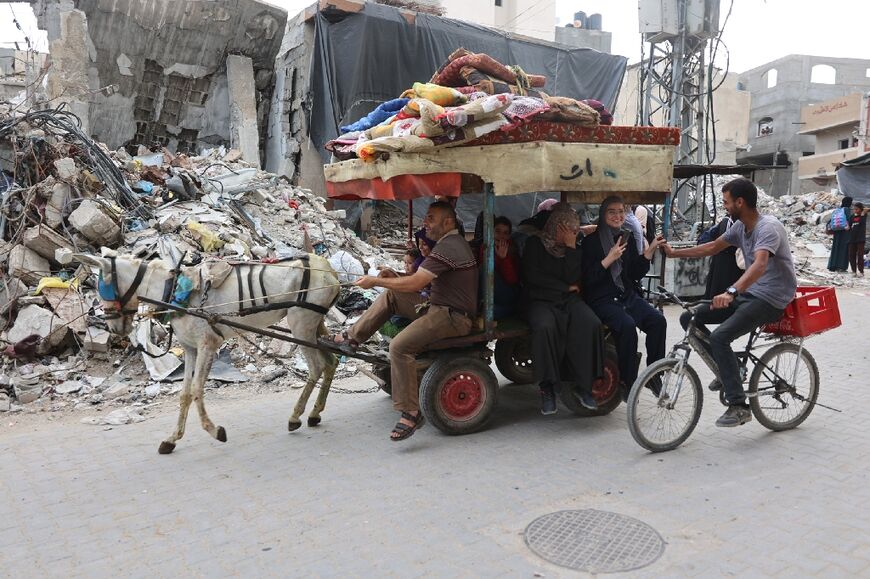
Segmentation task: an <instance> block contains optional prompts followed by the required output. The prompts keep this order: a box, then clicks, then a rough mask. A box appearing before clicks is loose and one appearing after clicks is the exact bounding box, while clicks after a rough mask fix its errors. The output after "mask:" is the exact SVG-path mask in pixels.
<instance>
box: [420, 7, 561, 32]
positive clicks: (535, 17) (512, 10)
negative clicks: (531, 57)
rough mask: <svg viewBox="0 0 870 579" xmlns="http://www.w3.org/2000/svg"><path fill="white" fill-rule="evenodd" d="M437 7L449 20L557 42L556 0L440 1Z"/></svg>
mask: <svg viewBox="0 0 870 579" xmlns="http://www.w3.org/2000/svg"><path fill="white" fill-rule="evenodd" d="M430 3H432V4H436V2H430ZM437 4H440V5H441V7H442V8H444V9H445V11H446V12H445V14H444V16H446V17H447V18H455V19H457V20H466V21H468V22H474V23H476V24H482V25H484V26H491V27H493V28H498V29H499V30H503V31H505V32H512V33H514V34H523V35H525V36H531V37H533V38H540V39H542V40H549V41H553V40H555V39H556V0H440V2H437Z"/></svg>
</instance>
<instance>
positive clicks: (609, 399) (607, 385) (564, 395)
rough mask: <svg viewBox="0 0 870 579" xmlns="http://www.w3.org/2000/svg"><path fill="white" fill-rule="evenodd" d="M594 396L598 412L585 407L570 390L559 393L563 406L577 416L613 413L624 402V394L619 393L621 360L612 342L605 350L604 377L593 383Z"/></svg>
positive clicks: (563, 389)
mask: <svg viewBox="0 0 870 579" xmlns="http://www.w3.org/2000/svg"><path fill="white" fill-rule="evenodd" d="M592 396H594V397H595V401H596V402H598V410H589V409H588V408H585V407H583V406H582V405H581V404H580V402H578V401H577V399H576V398H574V395H573V394H572V393H571V390H570V389H568V388H562V390H561V391H560V392H559V398H560V399H561V400H562V404H564V405H565V407H566V408H567V409H568V410H570V411H571V412H573V413H574V414H576V415H577V416H604V415H606V414H610V413H611V412H613V411H614V410H615V409H616V407H617V406H619V403H620V402H622V393H621V392H620V391H619V358H618V357H617V356H616V347H614V346H613V345H612V344H611V343H610V342H608V343H607V345H606V347H605V350H604V376H603V377H602V378H599V379H598V380H596V381H595V382H593V383H592Z"/></svg>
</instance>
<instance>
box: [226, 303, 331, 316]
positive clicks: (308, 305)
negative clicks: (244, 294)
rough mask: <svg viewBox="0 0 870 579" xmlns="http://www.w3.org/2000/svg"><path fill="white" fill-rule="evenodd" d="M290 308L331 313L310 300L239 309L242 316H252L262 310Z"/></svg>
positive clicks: (322, 313) (321, 313) (323, 313)
mask: <svg viewBox="0 0 870 579" xmlns="http://www.w3.org/2000/svg"><path fill="white" fill-rule="evenodd" d="M290 308H302V309H304V310H311V311H312V312H317V313H318V314H320V315H323V316H325V315H326V314H327V313H329V309H328V308H324V307H323V306H321V305H318V304H312V303H310V302H298V301H297V302H275V303H271V304H263V305H260V306H253V307H247V308H241V309H239V315H240V316H250V315H251V314H259V313H260V312H270V311H273V310H289V309H290Z"/></svg>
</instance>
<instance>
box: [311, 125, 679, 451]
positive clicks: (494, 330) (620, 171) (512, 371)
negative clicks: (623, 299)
mask: <svg viewBox="0 0 870 579" xmlns="http://www.w3.org/2000/svg"><path fill="white" fill-rule="evenodd" d="M644 129H646V130H647V132H648V133H650V134H652V135H653V137H661V138H658V139H656V138H647V140H645V141H641V142H643V143H648V142H651V141H656V142H665V143H668V144H637V141H638V140H637V139H635V140H634V141H633V142H631V143H620V142H603V143H602V142H595V143H591V142H551V141H533V142H525V143H509V144H495V145H486V146H476V147H457V148H448V149H440V150H439V149H436V150H434V151H431V152H426V153H392V154H390V155H389V157H388V158H386V159H381V160H377V161H374V162H369V161H363V160H359V159H353V160H349V161H342V162H337V163H332V164H329V165H326V166H325V168H324V170H325V175H326V181H327V191H328V194H329V196H330V198H333V199H342V200H384V201H387V200H389V201H395V200H403V201H408V202H409V205H410V204H411V202H412V201H413V199H416V198H423V197H434V196H435V195H439V196H447V197H458V196H459V195H461V194H467V193H480V192H482V193H483V226H484V227H483V230H484V236H483V247H484V250H483V252H484V253H483V255H484V260H483V264H482V267H483V277H482V279H483V280H484V281H483V283H482V287H483V304H484V307H483V324H482V328H480V329H478V330H476V331H472V333H471V334H470V335H467V336H463V337H457V338H450V339H446V340H441V341H439V342H436V343H434V344H432V345H431V346H430V347H429V350H428V351H426V352H424V353H423V354H421V355H420V356H418V358H417V367H418V376H419V379H420V382H419V384H420V407H421V410H422V412H423V414H424V415H425V417H426V419H427V420H429V421H430V422H431V423H432V424H434V425H435V426H436V427H437V428H438V429H439V430H441V431H442V432H445V433H447V434H468V433H472V432H475V431H478V430H480V429H482V428H483V427H484V426H485V425H486V423H487V421H488V420H489V419H490V417H491V416H492V414H493V412H494V410H495V408H496V402H497V398H498V380H497V378H496V375H495V373H494V372H493V371H492V369H491V367H490V364H491V362H492V360H493V358H494V360H495V365H496V367H497V368H498V370H499V371H500V372H501V373H502V374H503V375H504V376H505V377H506V378H507V379H508V380H510V381H511V382H515V383H520V384H527V383H531V382H532V381H533V379H532V373H533V372H532V369H533V364H534V360H532V357H531V353H530V352H531V349H530V344H529V339H530V336H529V329H528V326H527V325H526V323H525V322H524V321H522V320H519V319H509V320H500V321H499V322H498V324H496V323H495V322H494V319H493V307H494V281H493V280H494V269H495V257H494V255H495V250H494V226H493V218H494V215H495V205H496V198H497V197H499V196H506V195H518V194H523V193H530V192H547V191H560V192H561V195H562V200H563V201H568V202H577V203H589V204H595V203H600V202H601V201H602V200H603V199H604V198H605V197H606V196H607V195H610V194H613V193H620V194H621V195H622V196H623V197H624V198H625V199H626V202H628V203H650V204H660V203H663V202H664V201H665V199H666V197H667V196H668V194H669V193H670V190H671V179H672V174H673V153H674V146H673V144H672V143H673V142H674V140H677V141H678V140H679V136H678V133H677V134H676V136H675V135H674V133H673V131H674V130H673V129H653V128H650V127H644ZM658 133H661V134H658ZM647 137H649V135H647ZM412 216H413V214H412V212H411V211H409V234H410V230H411V221H410V220H411V219H412ZM493 342H494V343H495V347H494V349H490V347H489V345H490V344H491V343H493ZM606 343H607V349H606V355H605V373H604V376H603V377H602V378H600V379H599V380H597V381H596V382H595V384H594V385H593V396H594V397H595V398H596V401H597V403H598V410H595V411H590V410H587V409H585V408H583V407H582V406H581V405H580V404H579V403H578V402H577V401H576V399H575V398H574V396H572V395H571V394H570V392H566V391H563V392H562V393H561V399H562V402H563V403H564V404H565V406H566V407H568V408H569V409H570V410H572V411H573V412H575V413H576V414H578V415H581V416H597V415H604V414H607V413H609V412H611V411H612V410H613V409H614V408H616V407H617V406H618V405H619V403H620V401H621V396H620V391H619V371H618V365H617V359H616V349H615V347H614V344H613V341H612V339H610V337H609V336H608V337H607V339H606ZM359 357H362V356H359ZM366 357H367V358H368V361H370V362H372V363H373V365H374V368H375V371H374V374H375V376H376V377H377V378H378V380H379V385H380V387H381V388H382V389H383V390H384V391H386V392H390V382H389V380H390V367H389V361H388V359H387V358H386V356H385V355H384V354H376V355H372V354H369V355H367V356H366Z"/></svg>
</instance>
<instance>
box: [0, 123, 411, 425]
mask: <svg viewBox="0 0 870 579" xmlns="http://www.w3.org/2000/svg"><path fill="white" fill-rule="evenodd" d="M0 169H2V172H0V175H2V178H0V274H2V275H0V350H2V353H0V364H2V366H0V412H2V411H9V410H13V411H15V410H19V411H20V410H21V409H22V405H24V404H31V403H33V402H34V401H37V400H41V401H44V402H45V403H46V404H47V405H48V407H49V408H50V409H58V408H60V407H75V406H82V405H87V406H90V405H99V404H102V403H134V404H140V405H141V404H145V403H147V401H148V400H151V399H153V398H154V397H156V396H157V395H159V394H161V393H171V392H173V391H174V389H175V388H177V386H176V387H168V386H167V385H166V384H167V383H171V382H172V381H173V380H178V379H180V377H181V368H179V367H180V366H182V365H183V363H182V361H181V359H180V351H177V350H176V351H173V350H170V353H169V354H167V356H166V357H165V358H166V359H167V360H168V362H167V361H166V360H164V361H163V362H159V363H155V362H153V361H151V359H150V358H143V357H141V356H140V355H139V354H138V353H137V352H135V351H133V350H132V349H127V350H124V347H126V346H129V342H128V341H127V340H126V339H125V340H118V339H117V338H114V337H112V336H111V335H110V334H109V332H108V331H107V328H106V326H105V323H104V322H103V320H102V313H103V312H102V310H101V307H100V301H99V299H98V298H97V292H96V289H95V283H94V282H95V280H94V278H93V276H92V275H91V272H90V270H89V269H88V268H86V267H84V266H81V265H79V263H78V262H76V261H74V259H73V254H74V253H76V252H83V253H93V254H98V253H100V250H101V248H103V247H107V248H111V249H114V250H117V251H118V252H119V253H121V254H129V255H133V256H135V257H138V258H142V259H152V258H162V259H165V260H168V261H170V262H171V263H178V262H179V260H181V259H182V258H183V259H184V263H185V264H196V263H198V262H200V261H202V260H203V259H206V258H216V257H217V258H223V259H228V260H233V261H248V260H260V259H270V258H277V259H281V258H284V257H291V256H294V255H297V254H299V253H300V252H302V251H313V252H316V253H318V254H320V255H325V256H327V257H328V258H329V259H330V262H331V263H332V264H333V267H336V269H337V270H338V271H339V273H340V275H341V277H342V281H353V279H355V277H354V276H356V275H361V274H363V273H365V272H370V271H372V270H376V269H377V268H378V267H379V266H384V265H385V266H389V267H393V268H396V267H398V264H397V263H396V261H395V260H394V259H393V258H392V257H391V256H390V254H388V253H387V252H385V251H384V250H382V249H380V248H379V247H375V246H373V245H369V244H367V243H365V242H363V241H361V240H360V239H359V238H357V237H356V235H355V234H354V233H353V232H352V231H350V230H348V229H345V228H344V227H343V226H342V220H343V219H344V217H345V212H344V211H330V210H327V208H326V202H325V200H324V199H322V198H319V197H317V196H316V195H314V194H312V193H311V192H310V191H307V190H304V189H300V188H298V187H295V186H293V185H292V184H291V183H290V182H289V181H288V180H287V179H286V178H284V177H281V176H278V175H274V174H271V173H267V172H264V171H261V170H260V169H258V168H257V167H254V166H251V165H249V164H248V163H246V162H245V161H244V160H243V159H242V158H241V154H240V153H239V152H238V151H236V150H229V151H228V150H226V149H224V148H223V147H220V148H216V149H212V150H208V151H204V152H202V154H201V155H199V156H187V155H184V154H173V153H171V152H169V151H168V150H166V149H163V148H159V149H158V148H148V147H145V146H139V147H138V148H137V149H136V150H135V151H128V150H125V149H123V148H122V149H118V150H117V151H110V150H108V149H106V148H105V147H104V146H103V145H101V144H99V143H96V142H94V141H92V140H91V139H90V138H88V137H87V136H85V135H84V134H83V133H82V132H81V131H80V130H79V129H78V127H77V125H76V119H75V117H74V116H73V115H71V114H70V113H67V112H65V111H62V110H55V111H38V112H37V113H29V114H26V115H17V116H12V115H7V116H2V115H0ZM345 293H346V294H347V295H344V296H343V299H342V300H341V301H345V302H347V301H349V302H353V303H356V304H357V311H358V310H359V309H365V307H367V304H370V303H371V300H372V299H373V298H374V295H373V294H372V292H362V291H359V290H345ZM341 301H340V303H341ZM348 312H349V313H351V314H353V312H354V310H353V309H351V310H348ZM345 319H346V314H345V313H343V312H342V311H341V310H340V309H336V308H334V309H333V310H332V312H330V315H329V316H328V322H332V323H338V322H344V321H345ZM147 322H148V324H147V326H146V324H145V323H144V322H143V323H140V324H139V327H137V328H136V329H135V330H134V332H133V334H134V336H135V339H136V341H139V342H140V343H141V342H143V341H144V342H145V344H143V345H144V346H145V347H146V348H147V347H148V346H149V345H151V346H153V345H154V344H156V343H159V342H160V341H161V340H162V339H163V337H164V334H165V330H164V328H163V327H161V326H160V325H159V324H157V323H151V320H147ZM255 338H257V337H256V336H255V337H253V338H248V339H247V340H245V341H240V342H238V343H233V344H231V345H229V346H228V347H225V350H226V352H225V359H224V360H223V362H224V364H221V359H220V358H219V359H218V360H217V361H216V364H215V367H216V368H215V369H213V371H212V374H211V375H210V378H212V379H215V380H219V381H220V380H222V381H225V382H242V381H245V380H247V376H246V374H248V375H253V376H254V377H256V378H258V379H264V378H267V380H265V382H271V381H272V380H276V379H278V378H282V377H287V379H298V378H299V377H304V376H305V374H306V370H307V369H306V368H305V367H304V359H302V357H301V355H295V357H294V348H293V347H292V346H291V345H289V344H286V343H283V342H282V343H277V344H276V343H272V341H270V340H263V339H255ZM160 350H161V351H162V348H160ZM263 355H271V356H272V358H273V363H271V364H269V365H268V366H266V367H265V368H264V367H263V366H264V364H263V358H262V357H263ZM285 361H286V362H287V363H288V368H289V370H288V368H284V367H283V363H284V362H285ZM255 362H256V364H255ZM236 367H241V368H243V370H244V372H245V373H246V374H243V373H241V372H239V371H238V370H237V369H236ZM167 368H169V370H168V371H167ZM343 368H344V370H341V369H340V372H339V374H341V373H342V371H343V372H344V373H355V372H356V368H355V366H351V365H348V366H344V367H343ZM149 375H150V378H151V380H145V379H143V378H144V377H147V376H149ZM122 376H136V377H140V378H134V379H132V380H126V381H125V379H124V378H123V377H122ZM135 414H136V412H132V414H131V412H127V413H126V414H124V416H125V417H126V418H124V417H120V418H119V417H116V418H115V419H113V420H116V421H117V420H122V419H125V420H126V419H129V420H128V421H135V420H136V419H135V416H134V417H133V418H131V416H133V415H135ZM119 416H120V414H119ZM106 418H107V419H108V417H106Z"/></svg>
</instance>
